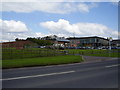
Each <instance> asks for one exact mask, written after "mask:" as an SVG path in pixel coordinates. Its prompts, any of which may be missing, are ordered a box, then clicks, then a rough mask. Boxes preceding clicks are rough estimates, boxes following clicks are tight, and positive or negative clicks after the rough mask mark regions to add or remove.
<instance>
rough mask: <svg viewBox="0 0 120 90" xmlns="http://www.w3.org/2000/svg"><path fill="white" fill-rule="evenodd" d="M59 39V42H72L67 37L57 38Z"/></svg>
mask: <svg viewBox="0 0 120 90" xmlns="http://www.w3.org/2000/svg"><path fill="white" fill-rule="evenodd" d="M57 41H59V42H70V40H66V39H57Z"/></svg>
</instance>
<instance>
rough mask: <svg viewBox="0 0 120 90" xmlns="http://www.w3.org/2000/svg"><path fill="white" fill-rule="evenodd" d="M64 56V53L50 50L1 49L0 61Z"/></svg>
mask: <svg viewBox="0 0 120 90" xmlns="http://www.w3.org/2000/svg"><path fill="white" fill-rule="evenodd" d="M60 55H65V52H61V51H59V50H56V49H55V50H52V49H39V48H29V49H15V48H3V49H2V60H6V59H22V58H33V57H48V56H60Z"/></svg>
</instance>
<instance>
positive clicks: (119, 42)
mask: <svg viewBox="0 0 120 90" xmlns="http://www.w3.org/2000/svg"><path fill="white" fill-rule="evenodd" d="M111 46H113V47H120V39H116V40H112V41H111Z"/></svg>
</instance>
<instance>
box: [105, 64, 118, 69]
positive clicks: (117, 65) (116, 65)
mask: <svg viewBox="0 0 120 90" xmlns="http://www.w3.org/2000/svg"><path fill="white" fill-rule="evenodd" d="M119 65H120V64H115V65H110V66H105V67H106V68H110V67H116V66H119Z"/></svg>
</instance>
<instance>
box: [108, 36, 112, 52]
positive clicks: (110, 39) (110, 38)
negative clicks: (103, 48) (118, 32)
mask: <svg viewBox="0 0 120 90" xmlns="http://www.w3.org/2000/svg"><path fill="white" fill-rule="evenodd" d="M111 41H112V37H109V50H111Z"/></svg>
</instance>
